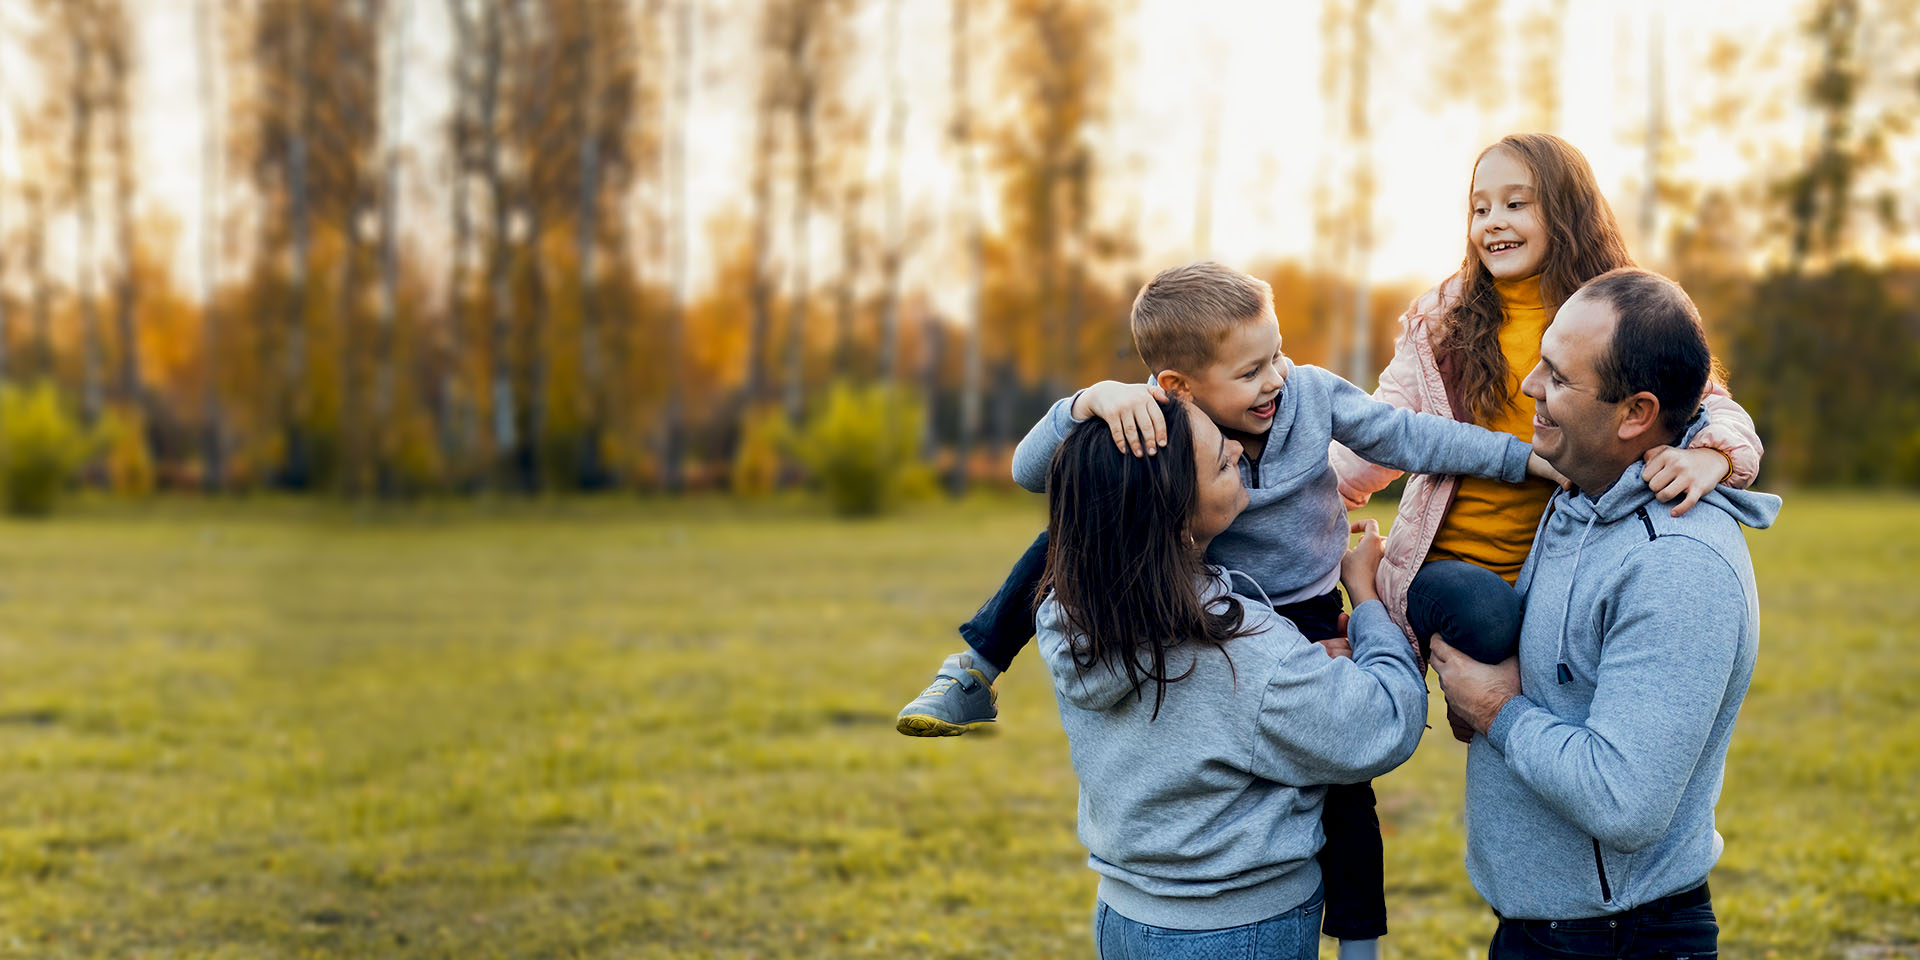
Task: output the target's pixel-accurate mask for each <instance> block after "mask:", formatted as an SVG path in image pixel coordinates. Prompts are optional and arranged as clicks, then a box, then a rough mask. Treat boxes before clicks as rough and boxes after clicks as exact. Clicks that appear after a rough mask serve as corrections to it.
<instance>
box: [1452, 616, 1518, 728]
mask: <svg viewBox="0 0 1920 960" xmlns="http://www.w3.org/2000/svg"><path fill="white" fill-rule="evenodd" d="M1431 643H1432V647H1433V672H1434V673H1435V674H1437V675H1439V677H1440V689H1441V690H1442V691H1443V692H1445V693H1446V695H1447V710H1448V711H1450V712H1457V713H1459V714H1460V719H1462V720H1465V721H1466V722H1467V725H1468V726H1469V727H1471V728H1473V730H1474V731H1475V732H1477V733H1486V732H1487V730H1488V729H1489V728H1491V727H1492V726H1493V718H1495V717H1497V716H1499V715H1500V708H1501V707H1504V706H1506V705H1507V701H1508V700H1511V699H1513V698H1514V697H1517V696H1519V695H1520V661H1519V660H1518V659H1517V658H1514V657H1508V658H1506V659H1505V660H1502V661H1500V662H1499V663H1496V664H1492V665H1488V664H1484V663H1481V662H1480V661H1478V660H1475V659H1473V658H1472V657H1469V656H1467V655H1466V654H1464V653H1461V652H1460V651H1458V650H1455V649H1454V648H1453V645H1452V644H1449V643H1447V642H1446V641H1445V640H1442V639H1440V635H1439V634H1434V636H1433V640H1432V641H1431ZM1455 735H1456V736H1457V735H1458V733H1457V732H1456V734H1455Z"/></svg>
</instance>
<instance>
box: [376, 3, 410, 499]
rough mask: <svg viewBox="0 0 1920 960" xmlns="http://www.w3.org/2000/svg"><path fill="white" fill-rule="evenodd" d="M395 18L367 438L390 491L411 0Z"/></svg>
mask: <svg viewBox="0 0 1920 960" xmlns="http://www.w3.org/2000/svg"><path fill="white" fill-rule="evenodd" d="M390 9H391V14H390V15H391V16H392V17H393V20H392V22H391V23H390V24H389V25H388V29H385V30H382V31H380V34H381V40H382V42H383V43H385V44H386V45H387V46H388V49H387V50H386V52H385V56H384V57H383V60H384V61H385V62H384V63H382V64H381V67H380V76H381V81H382V86H383V87H384V88H385V96H383V97H382V100H383V101H384V102H383V103H382V105H381V109H380V127H381V138H380V139H381V153H382V157H381V171H380V312H379V315H378V321H377V323H376V326H375V333H374V347H373V350H374V364H375V372H374V400H373V418H372V421H371V422H370V423H369V424H368V427H367V429H368V439H369V441H370V442H371V443H372V446H373V459H374V463H375V471H376V475H377V478H378V479H377V486H378V488H379V491H380V492H381V493H383V494H384V493H388V492H391V486H392V483H393V477H392V469H391V466H390V462H391V458H392V455H393V450H392V449H391V446H392V444H391V439H392V436H393V431H392V430H391V427H390V424H391V423H392V420H393V407H394V402H393V394H394V382H393V381H394V364H395V362H396V361H395V357H394V354H395V352H396V349H395V341H396V337H395V335H394V326H395V317H394V314H395V312H396V308H397V301H398V298H399V287H400V225H399V207H400V138H401V122H400V121H401V105H402V101H403V100H404V99H405V96H404V94H405V91H406V63H407V15H408V12H409V11H408V9H407V0H395V2H394V4H393V6H392V7H391V8H390Z"/></svg>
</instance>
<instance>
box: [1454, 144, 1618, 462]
mask: <svg viewBox="0 0 1920 960" xmlns="http://www.w3.org/2000/svg"><path fill="white" fill-rule="evenodd" d="M1495 150H1508V151H1512V153H1513V155H1514V156H1516V157H1518V158H1519V159H1520V162H1521V163H1524V164H1526V165H1527V169H1528V170H1530V171H1532V173H1533V187H1534V191H1533V192H1534V202H1535V203H1536V204H1538V205H1539V211H1540V222H1541V223H1542V224H1544V225H1545V226H1546V229H1547V255H1546V257H1545V258H1544V259H1542V260H1541V263H1540V301H1541V303H1542V304H1543V305H1545V306H1546V308H1547V319H1548V320H1549V321H1551V320H1552V319H1553V315H1554V313H1556V312H1558V311H1559V309H1560V305H1561V304H1563V303H1565V302H1566V301H1567V298H1568V297H1571V296H1573V292H1574V291H1575V290H1578V289H1580V287H1581V286H1582V285H1584V284H1585V283H1586V282H1587V281H1589V280H1592V279H1593V278H1594V277H1597V276H1599V275H1601V274H1603V273H1606V272H1607V271H1609V270H1612V269H1615V268H1616V267H1631V266H1633V265H1634V264H1633V257H1631V256H1630V255H1628V253H1627V244H1626V241H1624V240H1622V239H1621V237H1620V226H1619V224H1618V223H1617V222H1615V221H1614V218H1613V208H1612V207H1611V206H1608V204H1607V198H1606V197H1604V196H1601V195H1600V184H1599V181H1597V180H1596V179H1595V178H1594V176H1593V168H1592V167H1591V166H1588V164H1587V158H1586V157H1585V156H1582V155H1581V153H1580V151H1578V150H1576V149H1574V147H1573V145H1572V144H1570V143H1568V142H1566V141H1565V140H1562V139H1560V138H1559V137H1556V136H1554V135H1552V134H1549V133H1519V134H1512V135H1509V136H1505V137H1502V138H1500V142H1498V143H1495V144H1494V145H1493V146H1490V147H1488V148H1486V149H1485V150H1482V151H1480V156H1479V157H1477V158H1475V159H1474V161H1473V166H1474V169H1476V170H1477V169H1479V167H1480V161H1481V160H1483V159H1485V158H1486V156H1487V154H1489V153H1492V152H1493V151H1495ZM1467 192H1468V193H1469V194H1471V193H1472V192H1473V186H1472V175H1471V174H1469V175H1468V186H1467ZM1469 223H1471V214H1469ZM1460 276H1461V277H1462V278H1463V279H1464V283H1463V284H1462V286H1461V290H1460V299H1459V300H1458V301H1457V302H1456V303H1454V304H1453V305H1452V306H1451V307H1450V308H1449V309H1448V311H1447V324H1446V334H1445V336H1444V337H1443V338H1442V339H1441V340H1440V342H1439V344H1438V346H1439V347H1440V349H1442V350H1446V351H1450V352H1451V353H1452V354H1453V356H1454V358H1455V364H1456V369H1457V370H1458V371H1459V378H1458V384H1459V388H1460V396H1458V397H1456V398H1454V405H1455V406H1456V407H1459V408H1460V409H1459V410H1458V411H1456V412H1462V413H1465V414H1466V415H1467V416H1468V417H1469V418H1470V419H1472V421H1473V422H1474V423H1478V424H1481V425H1483V426H1484V425H1486V424H1489V423H1492V422H1493V418H1494V417H1496V416H1499V415H1500V412H1501V411H1502V410H1504V409H1506V407H1507V405H1508V404H1510V403H1511V402H1512V400H1513V398H1512V394H1511V388H1510V386H1509V383H1510V380H1509V377H1510V373H1509V371H1508V369H1507V366H1508V365H1507V357H1506V354H1505V353H1504V352H1502V351H1501V349H1500V328H1501V326H1503V325H1504V323H1505V321H1506V311H1505V309H1504V308H1503V307H1502V306H1501V303H1500V292H1499V291H1498V290H1496V289H1494V286H1493V274H1491V273H1488V272H1487V267H1486V265H1485V264H1483V263H1481V262H1480V243H1479V241H1478V239H1477V238H1475V237H1474V236H1472V235H1471V234H1469V236H1468V237H1467V257H1466V259H1465V260H1464V261H1462V262H1461V264H1460ZM1525 372H1526V371H1524V370H1523V371H1521V373H1522V374H1524V373H1525Z"/></svg>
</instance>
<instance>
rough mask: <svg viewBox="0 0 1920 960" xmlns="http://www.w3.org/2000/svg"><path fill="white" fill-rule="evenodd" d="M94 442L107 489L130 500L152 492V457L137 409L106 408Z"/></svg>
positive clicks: (144, 424)
mask: <svg viewBox="0 0 1920 960" xmlns="http://www.w3.org/2000/svg"><path fill="white" fill-rule="evenodd" d="M95 443H96V444H97V445H98V448H99V450H100V453H101V455H102V461H101V466H102V468H103V469H104V470H105V471H106V481H107V489H109V490H112V491H113V492H114V493H116V494H119V495H121V496H130V497H143V496H146V495H147V494H150V493H152V492H153V483H154V470H153V454H152V453H150V452H149V451H148V450H147V430H146V422H145V420H144V418H142V417H141V416H140V412H139V411H138V410H125V409H121V408H118V407H114V408H110V409H108V410H107V413H106V416H104V417H102V418H101V419H100V425H99V427H97V428H96V429H95Z"/></svg>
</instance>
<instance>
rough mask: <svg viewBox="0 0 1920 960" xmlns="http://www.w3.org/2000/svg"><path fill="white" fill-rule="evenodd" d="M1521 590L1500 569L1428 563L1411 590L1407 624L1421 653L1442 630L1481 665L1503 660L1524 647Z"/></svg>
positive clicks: (1443, 562) (1409, 589)
mask: <svg viewBox="0 0 1920 960" xmlns="http://www.w3.org/2000/svg"><path fill="white" fill-rule="evenodd" d="M1520 613H1521V603H1520V594H1519V593H1517V592H1515V591H1514V589H1513V587H1512V586H1511V585H1510V584H1508V583H1507V581H1506V580H1504V579H1502V578H1501V576H1500V575H1499V574H1497V573H1494V572H1493V571H1491V570H1487V569H1485V568H1483V567H1476V566H1474V565H1473V564H1471V563H1463V562H1461V561H1459V560H1435V561H1433V562H1431V563H1426V564H1422V565H1421V567H1420V572H1419V573H1416V574H1414V577H1413V583H1412V584H1411V585H1409V586H1408V588H1407V623H1408V625H1409V626H1411V627H1413V632H1414V636H1415V637H1417V638H1418V639H1419V642H1420V652H1421V655H1422V656H1423V657H1424V656H1425V654H1426V652H1427V649H1426V648H1427V640H1428V638H1430V637H1432V636H1433V635H1434V634H1436V633H1437V634H1439V635H1440V636H1441V637H1442V638H1444V639H1445V640H1446V641H1447V642H1448V643H1450V644H1452V645H1453V646H1454V647H1455V648H1457V649H1459V650H1460V652H1462V653H1464V654H1466V655H1467V656H1469V657H1472V658H1474V659H1475V660H1478V661H1480V662H1481V663H1499V662H1500V661H1502V660H1505V659H1506V658H1508V657H1511V656H1513V654H1514V651H1516V650H1518V649H1519V648H1520Z"/></svg>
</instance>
